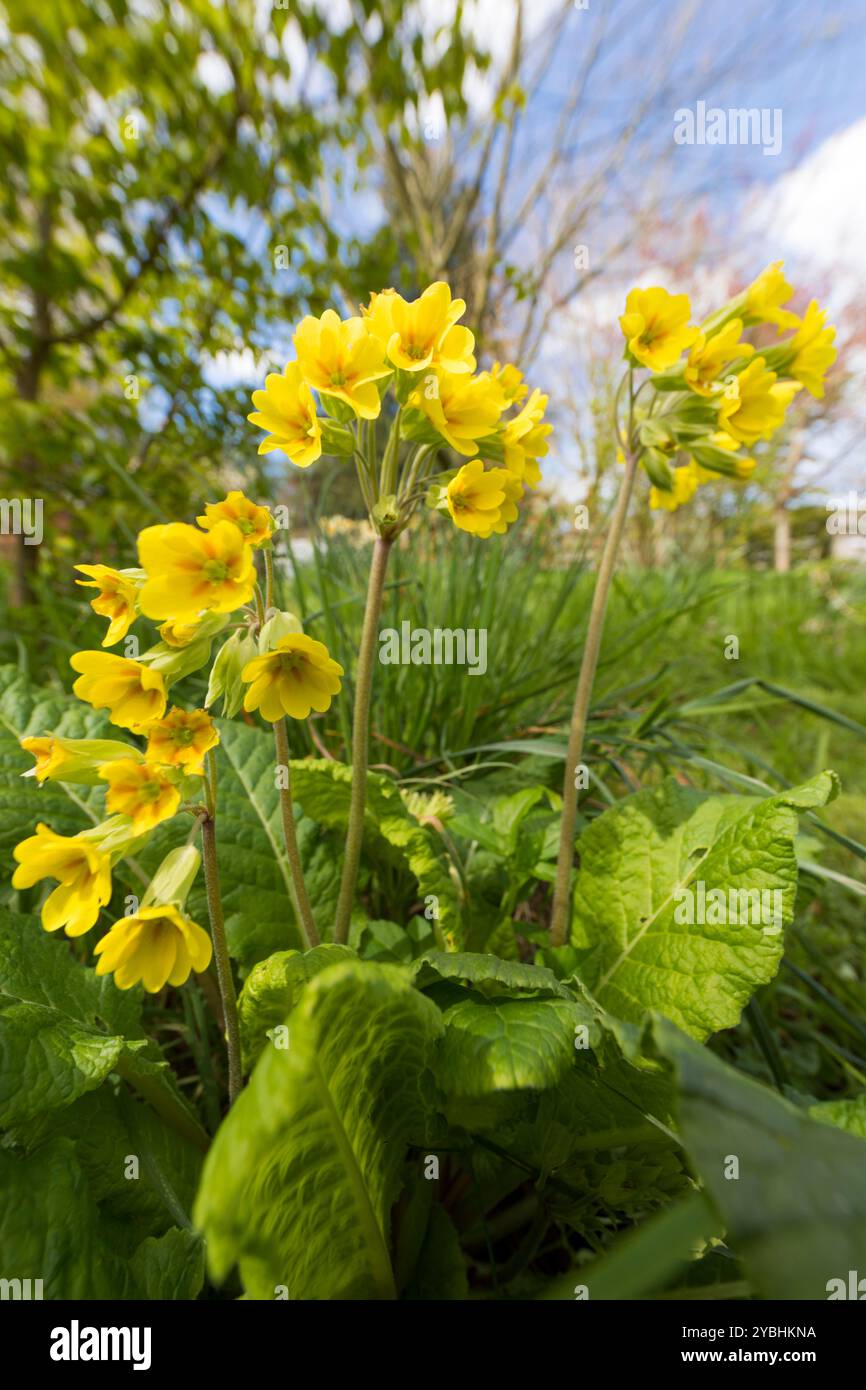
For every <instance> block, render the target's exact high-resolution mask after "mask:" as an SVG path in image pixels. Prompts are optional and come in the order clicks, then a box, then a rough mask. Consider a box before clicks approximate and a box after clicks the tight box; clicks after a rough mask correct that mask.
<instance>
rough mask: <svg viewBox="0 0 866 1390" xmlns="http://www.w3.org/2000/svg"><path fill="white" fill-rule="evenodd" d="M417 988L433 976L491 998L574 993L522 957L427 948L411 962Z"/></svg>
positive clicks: (552, 974)
mask: <svg viewBox="0 0 866 1390" xmlns="http://www.w3.org/2000/svg"><path fill="white" fill-rule="evenodd" d="M413 968H414V970H415V979H416V983H417V985H418V988H419V989H424V988H426V987H427V986H428V985H430V984H431V983H433V982H434V981H435V980H454V981H457V982H460V983H462V984H467V985H471V986H472V988H473V989H475V990H477V991H478V993H479V994H484V995H486V996H487V997H488V998H490V999H494V998H498V997H499V996H501V995H505V996H507V997H509V998H513V997H514V996H515V995H520V994H523V995H551V996H555V997H556V998H558V999H573V998H574V995H573V993H572V991H571V990H569V989H568V988H567V987H566V986H565V985H564V984H561V983H560V981H559V980H557V978H556V976H555V975H554V973H553V971H552V970H548V969H546V968H545V967H543V966H538V965H527V964H524V963H523V962H521V961H510V960H509V961H506V960H501V959H500V958H499V957H498V956H488V955H482V954H480V953H478V954H476V953H473V952H469V951H454V952H450V951H428V952H427V953H426V954H425V955H424V956H422V957H421V959H420V960H417V961H416V962H415V965H414V967H413Z"/></svg>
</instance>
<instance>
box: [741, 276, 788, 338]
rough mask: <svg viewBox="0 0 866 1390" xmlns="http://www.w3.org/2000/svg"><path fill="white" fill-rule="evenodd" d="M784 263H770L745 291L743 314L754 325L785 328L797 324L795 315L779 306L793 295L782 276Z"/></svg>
mask: <svg viewBox="0 0 866 1390" xmlns="http://www.w3.org/2000/svg"><path fill="white" fill-rule="evenodd" d="M784 266H785V262H784V261H772V262H771V264H770V265H768V266H766V268H765V269H764V270H762V271H761V273H760V275H759V276H758V278H757V280H753V281H752V283H751V285H749V286H748V287H747V289H746V292H745V293H746V305H745V310H744V312H745V314H746V315H747V317H748V318H750V319H751V320H752V321H753V322H754V323H773V324H776V326H777V327H780V328H787V327H790V326H791V325H792V324H794V323H796V322H797V318H796V315H795V314H792V313H790V312H789V310H787V309H783V308H782V307H781V306H782V305H783V304H786V303H787V301H788V300H789V299H790V298H791V295H792V294H793V293H794V290H793V286H791V285H789V284H788V282H787V280H786V279H785V276H784Z"/></svg>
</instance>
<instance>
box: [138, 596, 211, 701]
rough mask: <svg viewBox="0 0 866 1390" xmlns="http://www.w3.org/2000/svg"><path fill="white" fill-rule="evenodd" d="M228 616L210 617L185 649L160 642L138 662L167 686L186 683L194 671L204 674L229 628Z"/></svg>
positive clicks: (142, 655)
mask: <svg viewBox="0 0 866 1390" xmlns="http://www.w3.org/2000/svg"><path fill="white" fill-rule="evenodd" d="M228 620H229V614H228V613H207V614H206V615H205V617H204V618H202V620H201V622H200V623H199V626H198V631H197V632H196V635H195V637H194V638H193V639H192V641H191V642H188V643H187V645H186V646H185V647H174V646H171V645H170V644H169V643H168V642H157V643H156V645H155V646H153V647H149V648H148V650H147V651H146V652H142V654H141V656H140V657H139V658H138V660H139V661H140V662H142V664H143V665H145V666H148V667H149V668H150V669H151V671H159V672H160V674H161V676H162V678H163V680H164V681H165V684H166V686H170V685H173V684H174V683H175V681H179V680H182V679H183V677H184V676H189V675H191V673H192V672H193V671H200V670H201V668H202V666H206V665H207V663H208V660H209V659H210V651H211V645H212V643H213V639H214V637H215V636H216V634H217V633H218V632H221V631H222V629H223V628H224V627H225V626H226V623H227V622H228Z"/></svg>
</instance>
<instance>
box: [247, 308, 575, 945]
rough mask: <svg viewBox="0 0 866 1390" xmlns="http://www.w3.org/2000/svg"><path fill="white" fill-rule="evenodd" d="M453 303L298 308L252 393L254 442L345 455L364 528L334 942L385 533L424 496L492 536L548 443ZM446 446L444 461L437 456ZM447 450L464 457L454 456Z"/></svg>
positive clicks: (536, 475) (363, 742)
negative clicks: (354, 311) (289, 336)
mask: <svg viewBox="0 0 866 1390" xmlns="http://www.w3.org/2000/svg"><path fill="white" fill-rule="evenodd" d="M465 309H466V305H465V304H464V302H463V301H462V300H460V299H452V297H451V291H450V289H449V287H448V286H447V285H446V284H444V283H442V282H438V283H436V284H434V285H429V286H428V287H427V289H426V290H424V292H423V293H422V294H421V295H420V296H419V297H418V299H416V300H412V301H407V300H405V299H404V298H403V297H402V295H399V294H397V293H396V292H395V291H394V290H383V291H382V292H381V293H379V294H374V295H372V296H371V298H370V302H369V303H368V304H367V305H365V306H364V307H363V308H362V310H361V313H360V315H358V316H357V317H352V318H349V319H340V318H339V317H338V315H337V314H336V313H334V311H333V310H332V309H328V310H326V311H325V313H324V314H323V315H322V316H321V318H318V319H317V318H312V317H307V318H305V319H303V320H302V322H301V323H300V324H299V326H298V329H297V331H296V333H295V335H294V345H295V350H296V353H297V358H296V360H295V361H293V362H290V363H288V365H287V366H286V367H285V369H284V370H283V372H282V373H272V374H271V375H270V376H268V377H267V379H266V381H265V386H264V390H261V391H256V392H255V393H254V394H253V405H254V406H255V407H256V408H255V411H254V412H253V413H252V414H251V415H250V416H249V419H250V420H251V422H252V423H253V424H255V425H257V426H258V427H259V428H260V429H263V430H265V431H266V437H265V438H264V440H263V441H262V442H261V444H260V445H259V452H260V453H269V452H270V451H271V450H272V449H281V450H282V451H283V452H284V453H286V454H287V455H288V457H289V458H290V459H291V460H292V462H293V463H294V464H296V465H297V466H298V467H300V468H306V467H309V465H310V464H312V463H313V462H315V460H316V459H317V458H319V457H320V455H322V454H332V455H336V456H338V457H343V458H346V459H347V460H348V459H351V460H352V461H353V463H354V467H355V471H356V474H357V479H358V487H359V490H360V493H361V497H362V499H363V502H364V505H365V507H366V510H367V513H368V516H369V519H370V523H371V525H372V527H373V530H374V532H375V535H376V539H375V542H374V545H373V555H372V561H371V567H370V578H369V584H368V589H367V600H366V605H365V610H364V620H363V627H362V635H361V641H360V646H359V649H358V658H357V667H356V674H355V708H354V716H353V722H352V748H351V762H352V789H351V796H350V808H349V819H348V826H347V832H346V851H345V858H344V863H343V874H342V880H341V884H340V894H339V900H338V905H337V912H336V918H335V922H334V931H333V937H334V940H335V941H339V942H345V941H346V940H347V939H348V935H349V927H350V923H351V917H352V910H353V907H354V903H355V892H356V886H357V879H358V867H359V864H360V857H361V849H362V843H363V833H364V809H365V802H366V791H367V774H368V766H369V742H370V707H371V695H372V685H373V672H374V667H375V657H376V639H377V635H378V628H379V619H380V615H381V611H382V597H383V593H384V587H385V575H386V570H387V564H388V556H389V554H390V552H391V549H392V547H393V544H394V541H395V540H396V538H397V537H398V536H399V535H400V534H401V533H402V532H404V531H405V530H406V529H407V528H408V527H409V526H410V524H411V522H412V519H413V517H414V515H415V513H416V512H417V510H418V508H419V507H420V505H421V503H422V502H426V504H427V506H428V507H430V508H432V509H433V510H437V511H440V512H443V513H445V514H446V515H449V516H450V517H451V520H452V521H453V523H454V525H455V526H456V527H457V528H458V529H459V530H461V531H466V532H468V533H469V534H470V535H474V536H477V537H481V538H485V537H489V536H491V535H493V534H503V533H504V532H505V531H506V530H507V528H508V526H509V525H510V524H511V523H512V522H513V521H515V520H516V518H517V515H518V507H517V503H518V502H519V501H520V499H521V497H522V496H523V494H524V491H525V488H526V487H534V486H536V484H537V483H538V481H539V480H540V476H541V473H540V469H539V466H538V459H539V458H540V457H542V456H543V455H544V454H546V453H547V450H548V443H547V436H548V435H549V434H550V432H551V426H550V425H548V424H545V423H544V418H543V417H544V411H545V407H546V405H547V397H546V396H543V395H542V394H541V392H540V391H533V392H532V393H531V394H530V392H529V387H528V386H527V385H526V384H525V383H524V381H523V377H522V375H521V373H520V372H519V371H518V370H517V368H516V367H514V366H511V365H505V366H500V365H499V364H498V363H496V364H495V365H494V367H493V368H492V370H491V371H487V372H476V360H475V355H474V348H475V339H474V337H473V335H472V333H471V332H470V331H469V329H468V328H465V327H463V326H462V325H461V324H460V323H459V322H458V320H459V319H460V318H461V317H462V316H463V313H464V311H465ZM389 395H390V402H389V403H388V404H387V405H386V398H388V397H389ZM525 398H528V399H525ZM512 408H513V409H512ZM384 419H387V420H388V421H389V425H388V429H387V437H386V438H385V440H384V447H383V448H382V449H381V454H380V451H379V445H380V442H381V441H380V439H379V438H378V433H377V424H378V422H379V421H380V420H384ZM445 448H447V449H448V450H450V452H451V456H452V457H451V458H445V459H444V460H443V462H442V463H439V462H438V461H437V460H438V455H439V453H440V451H441V450H443V449H445ZM454 455H456V456H457V457H458V458H459V459H462V460H468V462H463V463H462V465H461V466H454V457H453V456H454ZM486 460H489V461H490V465H491V466H488V465H487V464H486V462H485V461H486ZM268 606H269V605H268ZM265 626H267V624H266V625H265ZM246 707H247V708H250V707H251V706H250V704H249V703H246ZM313 707H314V708H316V709H319V708H320V707H319V706H318V705H315V703H314V704H313ZM261 708H262V712H263V714H264V716H265V718H271V717H272V716H271V714H269V713H268V711H267V710H266V709H265V706H264V705H262V706H261ZM274 708H276V706H274ZM286 712H287V713H291V711H290V710H287V711H286Z"/></svg>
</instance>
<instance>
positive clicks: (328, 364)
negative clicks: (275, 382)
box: [293, 309, 391, 420]
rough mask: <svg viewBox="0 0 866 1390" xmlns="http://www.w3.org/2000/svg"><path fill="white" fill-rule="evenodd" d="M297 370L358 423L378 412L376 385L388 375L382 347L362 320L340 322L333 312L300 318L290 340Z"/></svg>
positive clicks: (388, 370)
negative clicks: (350, 412) (342, 405)
mask: <svg viewBox="0 0 866 1390" xmlns="http://www.w3.org/2000/svg"><path fill="white" fill-rule="evenodd" d="M293 342H294V344H295V350H296V352H297V354H298V367H299V369H300V373H301V376H302V377H303V379H304V381H305V382H306V383H307V385H308V386H312V387H313V388H314V389H315V390H316V391H319V392H320V393H322V394H324V395H327V396H334V397H336V399H337V400H340V401H344V402H345V403H346V405H348V406H351V408H352V410H354V412H355V414H356V415H358V416H360V417H361V419H362V420H375V419H376V418H377V416H378V414H379V411H380V410H381V405H382V403H381V401H380V399H379V388H378V387H377V385H376V382H377V381H379V380H380V378H381V377H383V376H388V375H389V374H390V372H391V368H390V367H389V366H388V363H387V362H386V361H385V352H384V347H383V344H382V343H381V342H380V340H379V339H378V338H374V337H373V336H372V335H371V334H370V333H368V331H367V325H366V322H365V320H364V319H362V318H351V319H345V320H341V319H340V318H339V317H338V315H337V314H335V313H334V310H333V309H326V310H325V312H324V313H323V315H322V317H321V318H320V319H315V318H312V317H311V316H310V315H307V317H306V318H304V319H301V322H300V323H299V325H298V329H297V332H296V333H295V336H294V338H293Z"/></svg>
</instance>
